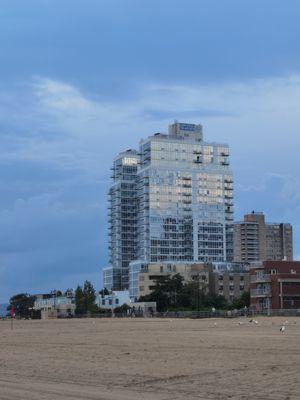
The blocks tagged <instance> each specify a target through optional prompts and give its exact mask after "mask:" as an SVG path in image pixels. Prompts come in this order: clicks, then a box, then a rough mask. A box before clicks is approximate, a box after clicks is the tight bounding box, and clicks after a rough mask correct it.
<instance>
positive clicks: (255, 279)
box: [251, 274, 271, 283]
mask: <svg viewBox="0 0 300 400" xmlns="http://www.w3.org/2000/svg"><path fill="white" fill-rule="evenodd" d="M261 282H271V276H270V275H267V274H263V275H251V283H261Z"/></svg>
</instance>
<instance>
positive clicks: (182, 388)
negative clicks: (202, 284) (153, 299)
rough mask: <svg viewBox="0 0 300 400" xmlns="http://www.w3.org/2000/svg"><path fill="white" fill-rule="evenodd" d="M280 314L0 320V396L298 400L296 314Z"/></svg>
mask: <svg viewBox="0 0 300 400" xmlns="http://www.w3.org/2000/svg"><path fill="white" fill-rule="evenodd" d="M285 320H286V318H258V321H259V324H258V325H255V324H253V323H252V324H251V323H249V322H248V319H218V320H215V319H210V320H209V319H206V320H176V319H173V320H171V319H137V318H136V319H84V320H79V319H73V320H49V321H15V327H14V330H13V331H11V330H10V322H9V321H0V399H1V400H17V399H18V400H20V399H22V400H44V399H45V400H48V399H49V400H50V399H51V400H61V399H74V400H79V399H84V400H96V399H97V400H98V399H99V400H102V399H103V400H104V399H108V400H123V399H124V400H125V399H126V400H135V399H142V400H152V399H158V400H176V399H191V400H193V399H203V400H209V399H220V400H224V399H231V400H232V399H239V400H241V399H247V400H249V399H250V400H251V399H256V400H257V399H261V400H277V399H278V400H279V399H280V400H282V399H284V400H288V399H289V400H296V399H297V400H299V399H300V318H298V319H297V318H288V321H289V323H288V325H287V329H286V332H285V333H284V334H282V333H281V332H280V331H279V328H280V325H281V323H282V322H284V321H285ZM239 321H244V323H243V324H242V325H239V324H238V322H239Z"/></svg>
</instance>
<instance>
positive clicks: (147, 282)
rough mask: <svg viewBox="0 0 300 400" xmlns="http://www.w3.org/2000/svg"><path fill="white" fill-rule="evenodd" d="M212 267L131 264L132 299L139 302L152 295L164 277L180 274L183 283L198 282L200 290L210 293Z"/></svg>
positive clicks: (202, 264) (201, 264)
mask: <svg viewBox="0 0 300 400" xmlns="http://www.w3.org/2000/svg"><path fill="white" fill-rule="evenodd" d="M211 272H212V266H211V265H209V264H205V263H140V262H132V263H130V275H129V277H130V278H129V281H130V298H131V300H132V301H136V300H138V299H139V298H140V297H141V296H146V295H148V294H150V293H151V291H152V290H153V288H154V285H155V281H156V280H157V279H159V278H160V277H162V276H174V275H176V274H180V275H181V276H182V277H183V282H184V283H188V282H193V281H195V280H197V281H198V282H199V284H200V285H201V286H200V288H201V289H202V290H205V291H207V292H208V291H209V284H210V280H209V278H210V273H211Z"/></svg>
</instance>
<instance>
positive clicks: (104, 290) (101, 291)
mask: <svg viewBox="0 0 300 400" xmlns="http://www.w3.org/2000/svg"><path fill="white" fill-rule="evenodd" d="M99 294H100V295H101V297H104V296H107V295H109V291H108V289H106V288H103V289H101V290H100V292H99Z"/></svg>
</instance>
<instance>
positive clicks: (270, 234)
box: [234, 211, 293, 263]
mask: <svg viewBox="0 0 300 400" xmlns="http://www.w3.org/2000/svg"><path fill="white" fill-rule="evenodd" d="M265 260H274V261H281V260H289V261H291V260H293V229H292V226H291V224H288V223H275V224H274V223H272V224H270V223H266V221H265V216H264V214H263V213H260V212H254V211H253V212H252V213H251V214H246V215H245V216H244V221H241V222H236V223H235V224H234V261H235V262H249V263H251V262H256V261H265Z"/></svg>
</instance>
